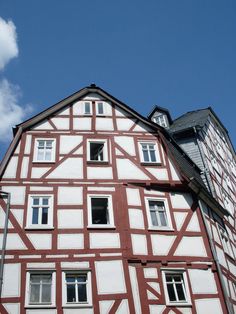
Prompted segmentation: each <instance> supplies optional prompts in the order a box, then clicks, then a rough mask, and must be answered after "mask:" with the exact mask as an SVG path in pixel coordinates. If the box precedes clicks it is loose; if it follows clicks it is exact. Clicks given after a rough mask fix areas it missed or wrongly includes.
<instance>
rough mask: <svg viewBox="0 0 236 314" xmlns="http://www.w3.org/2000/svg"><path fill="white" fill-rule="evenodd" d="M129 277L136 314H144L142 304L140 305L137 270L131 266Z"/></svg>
mask: <svg viewBox="0 0 236 314" xmlns="http://www.w3.org/2000/svg"><path fill="white" fill-rule="evenodd" d="M129 276H130V283H131V289H132V294H133V299H134V308H135V314H142V309H141V303H140V295H139V285H138V280H137V273H136V268H135V267H133V266H129Z"/></svg>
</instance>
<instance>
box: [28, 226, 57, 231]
mask: <svg viewBox="0 0 236 314" xmlns="http://www.w3.org/2000/svg"><path fill="white" fill-rule="evenodd" d="M54 229H55V228H54V227H51V226H46V227H44V226H43V227H42V226H37V227H36V226H27V227H25V230H54Z"/></svg>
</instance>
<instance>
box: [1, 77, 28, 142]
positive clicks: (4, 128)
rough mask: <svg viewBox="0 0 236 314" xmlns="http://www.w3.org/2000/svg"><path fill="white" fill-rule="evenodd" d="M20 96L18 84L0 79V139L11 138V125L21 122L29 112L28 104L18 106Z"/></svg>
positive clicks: (6, 139)
mask: <svg viewBox="0 0 236 314" xmlns="http://www.w3.org/2000/svg"><path fill="white" fill-rule="evenodd" d="M20 96H21V91H20V88H19V86H17V85H13V84H11V83H9V82H8V80H6V79H3V80H2V81H0V118H1V122H0V141H3V142H4V141H6V142H7V141H9V139H11V138H12V127H13V126H15V125H16V124H18V123H20V122H22V120H23V119H24V118H25V117H26V115H27V114H29V113H30V112H31V107H30V106H24V107H23V106H22V107H21V106H19V105H18V102H19V99H20Z"/></svg>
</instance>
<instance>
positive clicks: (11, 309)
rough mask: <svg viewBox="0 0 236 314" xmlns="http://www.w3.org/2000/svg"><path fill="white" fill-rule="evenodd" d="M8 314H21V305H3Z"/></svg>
mask: <svg viewBox="0 0 236 314" xmlns="http://www.w3.org/2000/svg"><path fill="white" fill-rule="evenodd" d="M3 306H4V307H5V309H6V310H7V313H8V314H20V303H3Z"/></svg>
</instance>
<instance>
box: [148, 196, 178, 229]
mask: <svg viewBox="0 0 236 314" xmlns="http://www.w3.org/2000/svg"><path fill="white" fill-rule="evenodd" d="M149 201H156V202H163V203H164V207H165V213H166V221H167V226H154V225H153V223H152V217H151V213H150V207H149ZM145 205H146V212H147V219H148V229H149V230H169V231H171V230H174V229H173V225H172V221H171V216H170V209H169V205H168V201H167V199H166V198H160V197H155V196H148V197H145Z"/></svg>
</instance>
